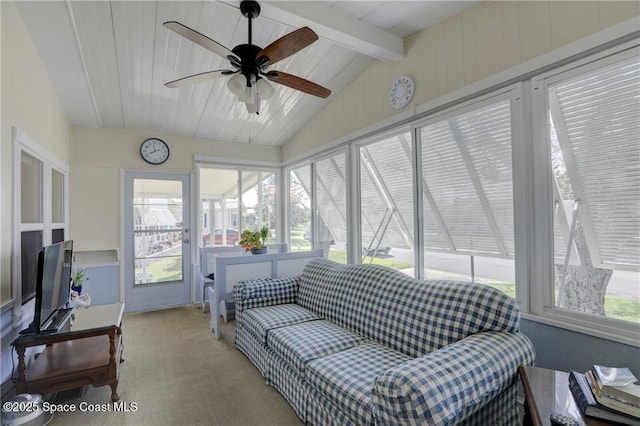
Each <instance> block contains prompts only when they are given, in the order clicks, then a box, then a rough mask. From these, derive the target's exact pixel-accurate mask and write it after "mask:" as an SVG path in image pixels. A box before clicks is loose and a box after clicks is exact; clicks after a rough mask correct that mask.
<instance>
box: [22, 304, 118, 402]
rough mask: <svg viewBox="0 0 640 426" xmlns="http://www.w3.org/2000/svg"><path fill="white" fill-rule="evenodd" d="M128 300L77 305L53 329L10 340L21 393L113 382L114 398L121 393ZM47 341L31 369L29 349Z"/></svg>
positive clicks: (58, 390)
mask: <svg viewBox="0 0 640 426" xmlns="http://www.w3.org/2000/svg"><path fill="white" fill-rule="evenodd" d="M123 312H124V303H114V304H111V305H100V306H91V307H89V308H76V309H74V310H73V314H72V318H71V321H68V322H67V324H66V325H65V326H63V327H61V328H60V329H59V330H57V331H54V332H52V333H36V334H33V333H32V334H23V335H20V336H18V338H16V340H14V341H13V342H12V343H11V344H12V345H13V346H14V347H15V348H16V352H17V353H18V383H17V385H16V391H17V392H16V393H18V394H20V393H37V394H42V395H44V394H48V393H52V392H60V391H64V390H69V389H73V388H77V387H79V386H84V385H93V386H94V387H98V386H104V385H109V386H110V387H111V401H114V402H115V401H117V400H118V399H120V397H119V396H118V393H117V387H118V379H119V374H120V368H119V366H120V362H122V361H123V359H122V351H123V345H122V330H121V324H122V314H123ZM41 345H46V348H45V349H44V351H43V352H42V353H41V354H40V356H39V357H38V358H37V359H36V360H35V361H34V362H33V363H32V364H31V365H30V366H29V368H27V366H26V363H25V351H26V348H28V347H32V346H41Z"/></svg>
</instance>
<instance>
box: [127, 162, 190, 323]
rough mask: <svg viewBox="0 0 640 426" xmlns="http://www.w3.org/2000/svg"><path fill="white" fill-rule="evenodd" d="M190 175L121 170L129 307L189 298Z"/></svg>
mask: <svg viewBox="0 0 640 426" xmlns="http://www.w3.org/2000/svg"><path fill="white" fill-rule="evenodd" d="M189 184H190V177H189V175H176V174H168V173H148V172H125V203H126V205H125V241H126V249H125V262H126V266H125V302H126V303H125V306H126V311H127V312H134V311H146V310H154V309H163V308H168V307H172V306H181V305H184V304H187V303H189V300H190V295H191V289H190V285H189V283H190V282H191V279H190V273H189V271H190V266H189V265H190V264H191V261H190V254H191V249H190V247H191V245H190V243H191V241H190V240H191V238H190V234H191V227H190V226H189V218H190V215H189V193H190V192H189V191H190V190H189Z"/></svg>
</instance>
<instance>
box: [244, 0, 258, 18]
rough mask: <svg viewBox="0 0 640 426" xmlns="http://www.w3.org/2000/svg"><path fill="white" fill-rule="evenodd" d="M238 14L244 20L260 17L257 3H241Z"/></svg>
mask: <svg viewBox="0 0 640 426" xmlns="http://www.w3.org/2000/svg"><path fill="white" fill-rule="evenodd" d="M240 12H241V13H242V16H244V17H245V18H248V19H253V18H257V17H258V16H260V5H259V4H258V2H257V1H246V0H245V1H241V2H240Z"/></svg>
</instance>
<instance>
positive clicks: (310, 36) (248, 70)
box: [163, 1, 331, 114]
mask: <svg viewBox="0 0 640 426" xmlns="http://www.w3.org/2000/svg"><path fill="white" fill-rule="evenodd" d="M240 12H241V13H242V15H243V16H244V17H245V18H247V19H248V21H249V42H248V43H247V44H239V45H237V46H236V47H234V48H233V49H231V50H229V49H227V48H226V47H224V46H223V45H221V44H220V43H218V42H217V41H215V40H212V39H210V38H209V37H207V36H205V35H204V34H201V33H199V32H198V31H196V30H193V29H191V28H189V27H187V26H185V25H183V24H181V23H179V22H176V21H169V22H165V23H164V24H163V25H164V26H165V27H167V28H168V29H170V30H171V31H173V32H175V33H177V34H179V35H181V36H182V37H184V38H186V39H188V40H190V41H192V42H194V43H196V44H198V45H200V46H202V47H204V48H205V49H207V50H210V51H212V52H213V53H216V54H218V55H220V56H222V57H223V58H226V59H228V60H229V62H230V63H231V67H232V68H233V69H223V70H215V71H207V72H203V73H199V74H194V75H191V76H188V77H183V78H180V79H177V80H174V81H170V82H168V83H166V84H165V86H167V87H172V88H173V87H181V86H184V85H187V84H193V83H198V82H201V81H206V80H210V79H213V78H219V77H224V76H231V75H232V76H233V77H231V78H229V80H228V81H227V87H228V88H229V90H231V92H233V93H234V94H235V95H237V96H238V100H239V101H240V102H244V103H245V104H246V107H247V111H248V112H249V113H256V114H259V113H260V100H261V99H268V98H269V97H271V96H272V95H273V94H274V92H275V90H274V88H273V86H272V85H271V84H270V83H269V82H268V81H267V80H269V81H273V82H274V83H278V84H282V85H284V86H287V87H291V88H293V89H296V90H299V91H301V92H304V93H308V94H310V95H314V96H319V97H321V98H326V97H328V96H329V95H330V94H331V91H330V90H329V89H327V88H325V87H322V86H320V85H319V84H316V83H313V82H311V81H309V80H305V79H304V78H301V77H298V76H295V75H293V74H288V73H285V72H282V71H268V70H267V68H268V67H269V66H271V65H273V64H275V63H276V62H278V61H281V60H283V59H285V58H288V57H289V56H291V55H293V54H294V53H296V52H298V51H300V50H302V49H304V48H305V47H307V46H309V45H310V44H311V43H313V42H314V41H316V40H317V39H318V36H317V35H316V33H314V32H313V31H312V30H311V29H310V28H309V27H303V28H300V29H298V30H295V31H293V32H291V33H289V34H287V35H285V36H283V37H281V38H279V39H278V40H276V41H274V42H273V43H271V44H270V45H268V46H267V47H265V48H264V49H263V48H261V47H259V46H256V45H254V44H252V42H251V20H252V19H254V18H256V17H258V16H259V15H260V5H259V4H258V2H256V1H242V2H240Z"/></svg>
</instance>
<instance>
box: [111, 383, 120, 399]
mask: <svg viewBox="0 0 640 426" xmlns="http://www.w3.org/2000/svg"><path fill="white" fill-rule="evenodd" d="M109 386H110V387H111V401H112V402H116V401H117V400H119V399H120V395H118V392H117V389H118V381H117V380H116V381H115V382H114V383H109Z"/></svg>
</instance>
